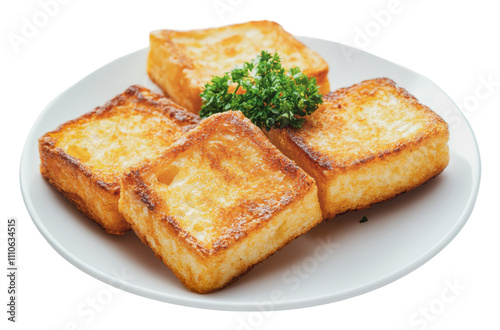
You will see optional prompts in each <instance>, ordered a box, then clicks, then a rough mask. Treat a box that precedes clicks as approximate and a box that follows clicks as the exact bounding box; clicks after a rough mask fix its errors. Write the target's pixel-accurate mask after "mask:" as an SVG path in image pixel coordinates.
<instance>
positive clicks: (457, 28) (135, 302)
mask: <svg viewBox="0 0 500 330" xmlns="http://www.w3.org/2000/svg"><path fill="white" fill-rule="evenodd" d="M41 2H43V3H45V2H51V1H44V0H42V1H41ZM52 2H53V1H52ZM66 2H67V3H65V4H59V5H58V7H57V10H56V8H55V7H52V17H49V16H46V17H48V19H47V20H45V21H44V20H43V18H44V17H43V14H40V12H42V11H43V8H42V5H41V4H40V2H38V1H35V0H26V1H2V4H1V5H0V6H1V7H0V22H1V23H0V24H1V32H0V37H1V40H0V49H1V61H0V68H1V71H0V72H1V79H0V84H1V86H0V91H1V94H0V95H1V98H0V104H1V108H2V110H1V111H2V115H1V119H0V125H1V130H0V132H1V139H0V141H2V142H1V143H2V148H1V151H2V152H1V155H2V156H1V166H2V167H1V171H0V173H1V181H0V182H1V183H2V184H1V189H0V190H1V199H0V201H1V204H0V205H1V210H0V218H1V219H2V225H1V228H0V233H1V236H0V237H1V250H0V259H3V260H5V259H6V244H5V238H6V235H5V231H6V228H7V226H6V220H7V218H8V217H10V216H15V217H17V219H18V222H19V225H18V235H19V236H18V241H19V259H18V263H19V274H20V275H19V278H18V285H19V294H18V300H19V305H18V322H17V323H16V324H12V323H11V322H8V321H7V320H6V319H7V314H6V313H5V310H6V306H5V305H4V302H6V300H7V292H6V291H7V289H6V288H7V281H6V277H5V276H3V275H2V276H1V278H2V280H1V281H0V302H2V304H1V305H2V306H4V307H0V318H1V320H0V324H1V326H0V327H1V328H2V329H6V328H7V329H71V328H74V327H73V326H74V325H77V326H78V328H79V329H116V328H122V329H129V328H130V329H133V328H136V329H138V328H141V329H142V328H144V329H150V328H157V327H161V328H167V327H169V328H172V327H173V328H179V327H183V328H188V329H195V328H203V329H242V328H244V329H249V328H250V327H249V326H248V327H243V324H249V325H254V326H256V327H255V328H257V329H274V328H277V327H278V326H279V327H283V328H285V327H286V328H289V329H290V328H291V329H295V328H297V329H304V328H310V329H314V328H331V329H334V328H339V329H425V328H427V329H499V328H500V320H499V318H498V316H497V315H498V310H499V309H500V303H499V300H500V298H499V294H500V281H499V279H500V270H499V269H500V268H499V267H497V265H498V263H499V252H500V240H499V239H498V235H499V229H500V225H499V220H500V217H499V211H498V208H497V207H496V206H497V205H498V204H499V198H498V197H499V193H498V184H499V183H500V182H499V174H498V173H499V171H498V169H497V168H498V163H496V162H495V160H497V159H498V157H495V155H496V154H497V153H498V142H499V133H498V131H499V121H500V115H499V109H498V108H499V107H498V106H499V105H500V65H499V59H500V42H499V37H498V34H499V32H500V19H499V18H498V12H499V10H498V8H494V7H493V4H494V1H487V0H476V1H469V2H466V1H460V2H459V1H451V0H446V1H431V0H420V1H418V0H414V1H411V0H400V1H390V0H377V1H368V0H365V1H313V0H308V1H271V0H266V1H260V0H259V1H252V0H220V1H219V0H205V1H180V0H178V1H165V0H164V1H153V0H147V1H146V0H143V1H96V0H87V1H83V0H69V1H68V0H66ZM61 3H63V1H62V0H61ZM217 6H219V7H217ZM217 8H219V9H217ZM390 10H392V12H393V13H392V14H390V15H389V16H387V15H386V16H383V15H382V16H383V17H381V14H380V13H381V12H383V11H385V12H390ZM377 17H378V20H377ZM36 19H38V20H39V21H38V23H39V25H43V26H41V27H40V28H39V29H38V31H35V32H33V31H31V32H32V34H31V35H29V36H28V35H26V36H27V38H25V40H24V42H23V43H22V44H19V45H17V46H16V45H14V44H12V43H11V42H10V41H9V36H11V38H12V35H13V34H16V35H19V36H23V35H22V29H23V25H26V24H27V23H26V22H27V21H28V22H33V21H34V20H36ZM257 19H270V20H274V21H277V22H279V23H280V24H282V25H283V26H284V27H285V29H287V30H288V31H290V32H291V33H293V34H296V35H303V36H311V37H316V38H322V39H328V40H332V41H336V42H341V43H344V44H347V45H350V46H355V47H358V48H361V49H363V50H365V51H368V52H370V53H373V54H375V55H378V56H380V57H383V58H385V59H387V60H390V61H393V62H395V63H398V64H400V65H403V66H406V67H408V68H410V69H412V70H414V71H416V72H418V73H420V74H422V75H424V76H427V77H428V78H430V79H431V80H433V81H434V82H435V83H436V84H437V85H439V86H440V87H441V88H442V89H443V90H444V91H445V92H446V93H447V94H448V95H449V96H450V97H451V98H452V99H453V100H454V101H455V102H456V103H457V104H458V105H461V106H462V109H463V111H464V113H465V114H466V115H467V117H468V119H469V121H470V123H471V125H472V128H473V129H474V131H475V134H476V137H477V140H478V143H479V146H480V150H481V158H482V182H481V187H480V191H479V197H478V200H477V204H476V208H475V210H474V211H473V213H472V216H471V217H470V219H469V221H468V223H467V224H466V225H465V227H464V229H463V230H462V231H461V232H460V233H459V235H458V236H457V237H456V238H455V239H454V240H453V241H452V242H451V243H450V244H449V245H448V246H447V247H446V248H445V249H444V250H443V251H442V252H441V253H439V254H438V255H437V256H436V257H434V258H433V259H432V260H431V261H429V262H428V263H426V264H425V265H424V266H422V267H420V268H419V269H417V270H416V271H414V272H412V273H411V274H409V275H407V276H405V277H404V278H402V279H400V280H397V281H396V282H394V283H391V284H389V285H387V286H385V287H382V288H380V289H377V290H375V291H372V292H369V293H366V294H364V295H361V296H358V297H355V298H351V299H348V300H344V301H341V302H336V303H331V304H327V305H322V306H317V307H311V308H304V309H298V310H291V311H280V312H270V313H266V314H259V313H246V312H223V311H210V310H203V309H197V308H188V307H182V306H176V305H172V304H168V303H162V302H158V301H154V300H150V299H147V298H143V297H140V296H136V295H133V294H130V293H127V292H123V291H120V290H110V287H109V286H108V285H107V284H105V283H102V282H100V281H98V280H96V279H94V278H92V277H90V276H89V275H87V274H85V273H83V272H81V271H80V270H78V269H77V268H75V267H74V266H72V265H71V264H69V263H68V262H66V261H65V260H64V259H63V258H62V257H61V256H59V255H58V254H57V253H56V252H55V251H54V250H53V249H52V248H51V247H50V246H49V244H48V243H47V242H46V241H45V239H44V238H43V237H42V235H41V234H40V233H39V232H38V230H37V229H36V228H35V226H34V224H33V223H32V221H31V219H30V217H29V215H28V213H27V211H26V209H25V207H24V204H23V201H22V197H21V192H20V188H19V180H18V169H19V161H20V157H21V152H22V148H23V144H24V140H25V138H26V136H27V134H28V132H29V130H30V128H31V126H32V125H33V123H34V121H35V120H36V118H37V116H38V115H39V113H40V112H41V111H42V110H43V109H44V107H45V106H46V105H47V104H48V103H49V102H50V101H51V100H52V99H53V98H55V97H56V96H57V95H58V94H60V93H61V92H63V91H64V90H65V89H66V88H68V87H69V86H71V85H72V84H74V83H76V82H77V81H78V80H80V79H82V78H83V77H84V76H86V75H87V74H89V73H90V72H92V71H94V70H96V69H97V68H99V67H101V66H103V65H105V64H106V63H108V62H110V61H112V60H113V59H115V58H118V57H120V56H123V55H125V54H128V53H130V52H133V51H135V50H138V49H141V48H143V47H146V46H147V45H148V33H149V32H150V30H154V29H160V28H168V29H193V28H205V27H212V26H218V25H225V24H229V23H235V22H242V21H248V20H257ZM360 31H365V32H363V33H368V34H369V35H368V36H367V38H362V37H360V34H361V32H360ZM25 32H26V31H25ZM331 69H332V70H335V68H334V67H332V68H331ZM485 80H490V84H489V85H488V86H486V85H485V83H484V81H485ZM488 88H489V89H488ZM478 92H479V94H478ZM481 92H482V93H481ZM0 264H2V265H5V261H1V262H0ZM4 267H5V268H6V266H4ZM5 268H4V269H5ZM2 274H3V272H2ZM449 282H452V283H453V282H455V283H458V284H459V289H458V291H457V293H456V294H455V295H453V296H452V298H453V299H445V300H446V301H444V300H443V297H442V293H443V291H445V290H447V287H448V286H447V284H446V283H449ZM448 285H449V284H448ZM448 293H449V291H448ZM103 297H105V298H106V304H100V305H98V306H97V307H98V308H97V307H90V306H91V305H90V304H91V303H90V301H92V300H93V299H98V298H101V299H102V298H103ZM439 300H440V301H441V302H439ZM97 303H99V302H98V300H97ZM82 304H83V305H82ZM82 306H83V307H85V308H84V310H86V311H87V313H86V314H85V315H81V313H78V309H79V308H80V309H81V308H82ZM432 306H434V307H436V306H442V308H440V309H439V310H438V311H437V312H436V309H435V308H434V309H432V308H431V309H430V311H429V314H428V315H427V316H426V317H424V316H423V315H424V314H422V313H424V311H425V310H426V309H429V307H432ZM433 311H434V312H433ZM415 313H417V314H416V315H420V317H419V318H418V319H419V320H425V321H419V322H420V323H415V319H413V322H412V321H411V320H412V317H414V316H415Z"/></svg>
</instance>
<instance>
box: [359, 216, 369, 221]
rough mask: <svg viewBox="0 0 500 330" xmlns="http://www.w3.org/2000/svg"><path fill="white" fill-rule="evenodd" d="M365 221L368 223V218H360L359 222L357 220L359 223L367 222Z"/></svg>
mask: <svg viewBox="0 0 500 330" xmlns="http://www.w3.org/2000/svg"><path fill="white" fill-rule="evenodd" d="M367 221H368V218H367V217H366V215H364V216H363V218H361V220H359V222H360V223H363V222H367Z"/></svg>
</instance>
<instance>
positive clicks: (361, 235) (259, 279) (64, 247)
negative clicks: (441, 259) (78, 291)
mask: <svg viewBox="0 0 500 330" xmlns="http://www.w3.org/2000/svg"><path fill="white" fill-rule="evenodd" d="M301 40H302V41H303V42H304V43H306V44H307V45H308V46H310V47H312V48H313V49H315V50H317V51H318V52H319V53H320V54H321V55H322V56H323V57H324V58H325V59H326V60H327V61H328V63H329V64H330V72H331V74H330V76H329V79H330V82H331V87H332V89H335V88H338V87H343V86H349V85H351V84H354V83H357V82H360V81H362V80H364V79H369V78H375V77H388V78H391V79H393V80H395V81H396V82H397V83H398V84H399V85H400V86H402V87H404V88H406V89H407V90H408V91H409V92H410V93H412V94H414V95H415V96H416V97H417V98H418V99H419V100H420V101H421V102H422V103H424V104H426V105H428V106H429V107H430V108H432V109H433V110H434V111H436V112H437V113H439V114H440V115H442V116H443V117H444V118H445V119H447V121H448V122H449V124H450V134H451V139H450V151H451V159H450V164H449V166H448V167H447V168H446V170H445V171H444V172H443V173H442V174H441V175H439V176H438V177H437V178H436V179H435V180H432V181H431V182H428V183H427V184H425V185H423V186H421V187H420V188H418V189H416V190H414V191H411V192H408V193H406V194H403V195H401V196H399V197H397V198H395V199H393V200H392V201H389V202H385V203H382V204H379V205H376V206H375V207H373V208H371V209H369V210H362V211H357V212H353V213H349V214H346V215H343V216H340V217H337V218H335V219H334V220H332V221H330V222H324V223H322V224H320V225H319V226H317V227H316V228H314V229H312V230H311V231H310V232H309V233H307V234H306V235H304V236H302V237H300V238H299V239H297V240H295V241H294V242H292V243H291V244H289V245H288V246H286V247H285V248H284V249H283V250H281V251H280V252H277V253H276V254H275V255H273V256H272V257H271V258H269V259H267V260H265V261H264V262H263V263H261V264H259V265H257V266H256V267H254V269H253V270H252V271H251V272H249V273H248V274H247V275H245V276H244V277H242V278H240V279H239V280H238V281H236V282H235V283H233V284H232V285H230V286H228V287H227V288H225V289H223V290H220V291H218V292H215V293H211V294H206V295H200V294H195V293H192V292H190V291H188V290H187V289H185V288H184V286H182V285H181V284H180V282H179V281H178V280H177V279H176V278H175V276H174V275H173V274H172V272H171V271H170V270H169V269H168V268H167V267H166V266H164V265H163V263H162V262H161V261H160V260H158V259H156V258H155V256H154V255H153V253H152V251H151V250H150V249H149V248H147V247H146V246H144V245H143V244H142V243H141V242H140V240H139V239H138V238H137V237H135V235H134V234H133V233H130V232H129V233H128V234H126V235H124V236H121V237H115V236H111V235H107V234H105V233H104V232H103V231H102V230H101V229H100V228H99V227H98V226H97V225H96V224H95V223H92V222H91V221H89V220H88V219H86V218H85V217H84V216H83V215H82V214H81V213H80V212H78V211H77V210H76V208H75V207H74V206H73V205H72V204H70V203H69V202H68V201H66V200H65V198H64V197H63V196H62V195H61V194H60V193H58V192H57V191H56V190H55V189H53V188H52V187H51V186H50V185H49V184H48V183H47V182H46V181H44V180H43V179H42V177H41V175H40V173H39V163H40V162H39V154H38V148H37V139H38V138H39V137H40V136H41V135H43V134H44V133H46V132H48V131H50V130H53V129H54V128H56V127H57V126H58V125H59V124H62V123H64V122H66V121H67V120H69V119H73V118H75V117H77V116H79V115H81V114H83V113H85V112H88V111H89V110H91V109H93V108H94V107H95V106H98V105H101V104H103V103H105V102H106V101H107V100H109V99H111V98H112V97H113V96H115V95H116V94H119V93H122V92H123V91H124V90H125V89H126V88H127V87H128V86H129V85H132V84H142V85H145V86H146V87H149V88H153V89H156V88H155V86H154V85H153V84H152V83H151V81H150V80H149V79H148V77H147V75H146V73H145V72H146V70H145V65H146V57H147V52H148V49H142V50H140V51H137V52H135V53H132V54H130V55H127V56H124V57H122V58H120V59H118V60H116V61H114V62H112V63H109V64H108V65H106V66H104V67H102V68H100V69H99V70H97V71H95V72H94V73H92V74H90V75H89V76H87V77H85V78H84V79H83V80H81V81H80V82H78V83H77V84H75V85H74V86H72V87H71V88H69V89H68V90H66V91H65V92H64V93H63V94H62V95H60V96H59V97H57V98H56V99H55V100H54V101H53V102H52V103H51V104H49V105H48V106H47V108H46V109H45V110H44V111H43V112H42V113H41V115H40V117H39V118H38V120H37V121H36V123H35V125H34V126H33V128H32V130H31V132H30V134H29V136H28V138H27V141H26V145H25V148H24V152H23V156H22V161H21V169H20V179H21V189H22V193H23V197H24V201H25V203H26V207H27V209H28V211H29V213H30V215H31V217H32V219H33V222H34V223H35V225H36V226H37V227H38V229H39V230H40V232H41V233H42V235H43V236H44V237H45V238H46V239H47V241H48V242H49V243H50V244H51V245H52V246H53V247H54V249H55V250H56V251H57V252H59V253H60V254H61V255H62V256H63V257H64V258H66V259H67V260H68V261H69V262H71V263H72V264H73V265H75V266H77V267H78V268H80V269H81V270H83V271H85V272H87V273H88V274H90V275H92V276H94V277H96V278H98V279H100V280H102V281H104V282H106V283H109V284H111V285H114V286H117V287H120V288H122V289H124V290H127V291H129V292H133V293H136V294H139V295H142V296H145V297H149V298H153V299H157V300H161V301H166V302H170V303H175V304H181V305H187V306H195V307H202V308H211V309H222V310H247V311H251V310H259V309H264V310H270V309H272V310H279V309H289V308H299V307H306V306H313V305H318V304H323V303H328V302H333V301H337V300H341V299H345V298H349V297H352V296H355V295H359V294H361V293H364V292H367V291H370V290H374V289H376V288H379V287H381V286H383V285H385V284H388V283H390V282H392V281H394V280H396V279H398V278H400V277H402V276H404V275H406V274H408V273H409V272H411V271H413V270H414V269H416V268H417V267H419V266H421V265H422V264H424V263H425V262H426V261H427V260H429V259H430V258H431V257H433V256H434V255H436V254H437V253H438V252H439V251H440V250H441V249H443V248H444V247H445V246H446V245H447V244H448V243H449V242H450V241H451V240H452V239H453V238H454V237H455V235H456V234H457V233H458V232H459V231H460V229H461V228H462V227H463V225H464V224H465V222H466V221H467V219H468V217H469V215H470V213H471V212H472V209H473V206H474V203H475V200H476V196H477V191H478V187H479V181H480V161H479V152H478V147H477V144H476V141H475V138H474V134H473V132H472V130H471V128H470V126H469V124H468V123H467V120H466V119H465V118H464V116H463V115H462V114H461V113H460V111H459V110H458V108H457V107H456V106H455V104H454V103H453V102H452V101H451V100H450V99H449V98H448V96H446V94H445V93H444V92H443V91H442V90H441V89H440V88H439V87H438V86H436V85H435V84H434V83H433V82H431V81H429V80H428V79H427V78H425V77H422V76H420V75H418V74H416V73H415V72H412V71H410V70H408V69H406V68H403V67H400V66H398V65H395V64H393V63H390V62H388V61H386V60H383V59H381V58H378V57H376V56H373V55H371V54H368V53H365V52H363V51H359V50H355V49H353V48H350V47H347V46H343V45H340V44H337V43H334V42H330V41H325V40H318V39H312V38H301ZM364 215H366V216H367V217H368V219H369V221H368V222H365V223H360V222H359V220H360V219H361V218H362V217H363V216H364Z"/></svg>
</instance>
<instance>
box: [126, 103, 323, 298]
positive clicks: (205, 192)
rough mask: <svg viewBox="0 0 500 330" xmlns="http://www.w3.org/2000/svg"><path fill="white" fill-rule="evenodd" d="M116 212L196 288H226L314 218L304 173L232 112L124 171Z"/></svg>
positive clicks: (315, 207)
mask: <svg viewBox="0 0 500 330" xmlns="http://www.w3.org/2000/svg"><path fill="white" fill-rule="evenodd" d="M119 209H120V211H121V212H122V213H123V215H124V216H125V219H126V220H127V221H128V222H130V224H131V226H132V229H133V230H134V231H135V233H136V234H137V235H138V236H139V237H140V238H141V240H142V241H143V242H144V243H145V244H147V245H149V246H150V247H151V249H152V250H153V251H154V253H155V254H156V255H157V257H158V258H160V259H161V260H163V262H164V263H165V264H166V265H167V266H168V267H169V268H170V269H171V270H172V271H173V273H174V274H175V275H176V276H177V277H178V278H179V280H180V281H181V282H182V283H183V284H184V285H185V286H186V287H187V288H188V289H190V290H192V291H194V292H198V293H208V292H211V291H214V290H217V289H220V288H222V287H224V286H226V285H228V284H229V283H230V282H232V281H233V280H235V279H236V278H238V277H239V276H241V275H242V274H244V273H245V272H246V271H248V270H249V269H251V268H252V267H253V266H254V265H255V264H257V263H259V262H260V261H262V260H264V259H265V258H267V257H269V256H270V255H271V254H273V253H274V252H276V251H277V250H279V249H281V248H282V247H283V246H285V245H286V244H287V243H289V242H290V241H292V240H293V239H294V238H296V237H298V236H300V235H302V234H304V233H305V232H307V231H308V230H309V229H310V228H312V227H313V226H314V225H316V224H317V223H319V222H320V221H321V220H322V215H321V208H320V205H319V200H318V195H317V188H316V185H315V183H314V179H312V178H311V177H310V176H309V175H307V173H305V172H304V171H303V170H302V169H300V168H299V167H298V166H297V165H296V164H295V163H293V162H292V161H290V160H289V159H288V158H286V157H285V156H284V155H283V154H282V153H281V152H280V151H279V150H278V149H276V148H275V147H274V146H273V145H272V144H271V143H270V142H269V141H268V140H267V139H266V137H265V136H264V134H263V133H262V131H261V130H260V129H259V128H257V127H256V126H255V125H253V124H252V123H251V122H250V121H249V120H248V119H247V118H245V117H244V116H243V115H242V114H241V112H235V111H229V112H225V113H220V114H215V115H212V116H210V117H209V118H207V119H205V120H203V121H202V122H201V123H200V124H199V125H198V126H197V127H196V128H194V129H193V130H191V131H190V132H189V133H187V134H186V135H185V136H183V137H181V138H180V139H179V140H178V141H177V142H176V143H174V144H173V145H172V146H171V147H170V148H168V149H167V150H166V151H165V152H164V153H163V154H162V155H160V156H159V157H158V158H155V159H151V160H148V161H145V162H143V164H139V165H137V166H135V167H134V168H132V169H131V171H129V172H128V173H127V174H126V175H124V176H123V178H122V187H121V196H120V201H119Z"/></svg>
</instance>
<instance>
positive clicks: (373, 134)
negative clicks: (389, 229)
mask: <svg viewBox="0 0 500 330" xmlns="http://www.w3.org/2000/svg"><path fill="white" fill-rule="evenodd" d="M323 100H324V104H323V105H322V106H321V107H320V108H319V109H318V110H317V111H316V112H314V113H313V114H312V115H311V116H309V117H308V118H307V120H306V123H305V124H304V125H303V127H302V128H300V129H293V128H287V129H283V130H272V131H271V132H270V133H269V134H268V137H269V138H270V140H271V142H273V143H274V144H275V145H276V146H278V148H279V149H280V150H281V151H282V152H283V153H284V154H285V155H287V156H288V157H290V158H291V159H293V160H295V161H296V162H297V163H298V165H299V166H301V167H302V168H303V169H304V170H306V172H308V173H309V174H310V175H311V176H313V177H314V178H315V179H316V182H317V184H318V188H319V191H320V201H321V203H322V208H323V210H324V213H325V214H324V216H325V217H326V218H330V217H333V216H335V215H336V214H339V213H344V212H346V211H349V210H355V209H360V208H366V207H369V206H371V205H373V204H374V203H378V202H381V201H384V200H387V199H390V198H393V197H394V196H396V195H397V194H400V193H402V192H405V191H408V190H410V189H413V188H415V187H417V186H419V185H421V184H422V183H424V182H426V181H428V180H429V179H431V178H433V177H435V176H436V175H437V174H439V173H440V172H441V171H443V170H444V168H445V167H446V166H447V164H448V160H449V154H448V146H447V142H448V134H449V133H448V126H447V124H446V123H445V122H444V120H443V119H442V118H441V117H440V116H439V115H437V114H436V113H434V112H433V111H432V110H430V109H429V108H428V107H426V106H424V105H422V104H420V103H419V102H418V100H417V99H416V98H415V97H413V96H412V95H410V94H409V93H408V92H407V91H405V90H404V89H402V88H399V87H397V86H396V84H395V83H394V82H393V81H392V80H390V79H387V78H379V79H372V80H367V81H364V82H361V83H359V84H356V85H353V86H351V87H348V88H341V89H339V90H337V91H335V92H331V93H329V94H327V95H325V96H324V97H323ZM334 189H337V190H338V193H334V192H333V190H334ZM332 198H335V199H336V200H335V201H334V200H332Z"/></svg>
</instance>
